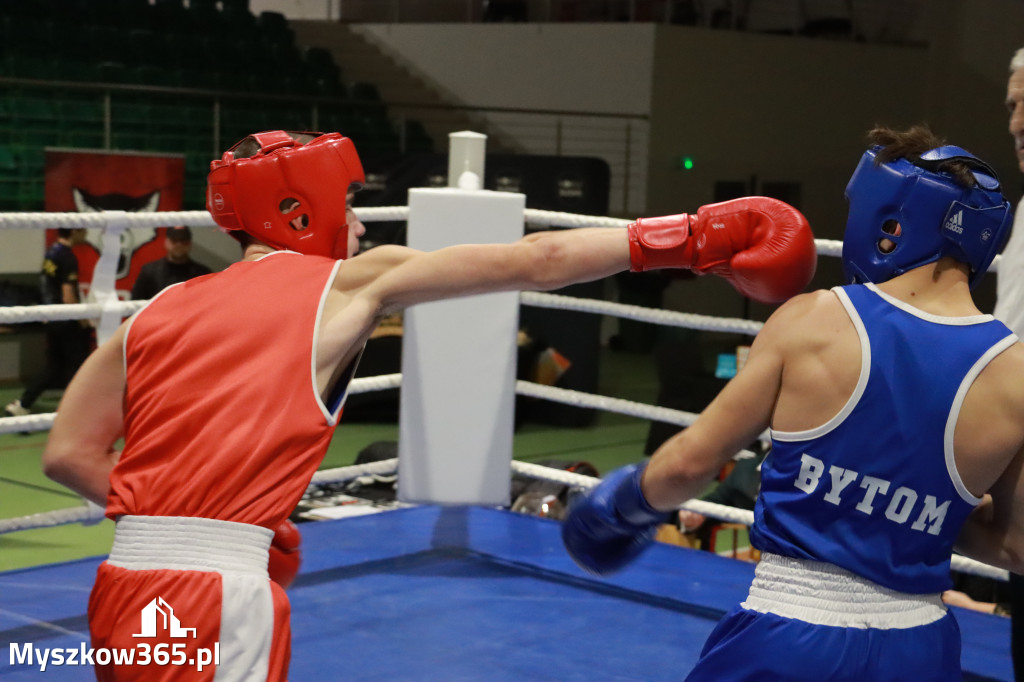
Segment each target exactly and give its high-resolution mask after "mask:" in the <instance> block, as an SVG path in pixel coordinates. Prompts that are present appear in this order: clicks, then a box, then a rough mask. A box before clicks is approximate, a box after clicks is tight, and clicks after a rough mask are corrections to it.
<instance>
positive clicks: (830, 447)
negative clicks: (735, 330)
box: [563, 127, 1024, 682]
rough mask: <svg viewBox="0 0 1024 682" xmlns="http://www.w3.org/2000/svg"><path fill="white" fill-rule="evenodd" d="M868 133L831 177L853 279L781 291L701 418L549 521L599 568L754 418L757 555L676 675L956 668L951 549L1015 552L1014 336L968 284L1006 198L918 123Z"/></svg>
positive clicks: (1020, 432) (987, 556)
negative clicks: (767, 432)
mask: <svg viewBox="0 0 1024 682" xmlns="http://www.w3.org/2000/svg"><path fill="white" fill-rule="evenodd" d="M869 139H870V141H871V142H872V147H871V148H870V149H869V150H868V151H867V152H866V153H865V154H864V156H863V157H862V159H861V161H860V165H859V166H858V167H857V169H856V171H855V172H854V174H853V177H852V178H851V180H850V182H849V185H848V187H847V197H848V199H849V203H850V213H849V221H848V224H847V229H846V235H845V238H844V245H843V263H844V269H845V272H846V275H847V277H848V279H849V281H850V282H851V284H850V285H849V286H844V287H837V288H835V289H832V290H831V291H818V292H815V293H810V294H805V295H801V296H797V297H795V298H793V299H791V300H790V301H788V302H787V303H785V304H784V305H782V306H781V307H780V308H779V309H778V310H777V311H776V312H775V313H774V314H773V315H772V316H771V318H770V319H769V320H768V322H767V323H766V324H765V327H764V329H763V330H762V332H761V333H760V334H759V335H758V336H757V338H756V340H755V341H754V344H753V347H752V349H751V351H750V355H749V358H748V360H747V363H746V365H745V367H744V368H743V370H742V371H741V372H740V373H739V374H738V375H737V376H736V378H735V379H734V380H733V381H731V382H730V383H729V384H728V385H727V386H726V388H725V389H723V391H722V392H721V394H720V395H719V396H718V397H717V398H716V399H715V400H714V401H713V402H712V404H711V405H710V406H709V407H708V408H707V410H706V411H705V412H704V414H702V415H701V417H700V419H699V420H698V421H697V422H696V423H695V424H694V425H693V426H692V427H690V428H688V429H686V430H685V431H683V432H681V433H680V434H679V435H677V436H676V437H674V438H673V439H671V440H669V441H668V442H666V443H665V444H664V445H663V446H662V447H661V448H660V449H659V450H658V451H657V452H656V453H655V454H654V456H653V457H652V458H651V460H650V462H649V464H648V465H647V466H646V467H644V466H642V465H641V466H632V467H626V468H625V469H620V470H618V471H615V472H612V473H611V474H610V475H609V476H608V477H607V478H606V479H605V480H604V481H603V482H602V483H601V485H599V486H598V488H597V489H596V490H595V491H594V492H593V493H592V494H590V495H588V496H587V497H585V498H583V500H582V501H581V502H580V503H579V504H577V505H575V506H574V508H573V509H571V510H570V514H569V517H568V519H567V520H566V522H565V524H564V526H563V539H564V541H565V545H566V548H567V549H568V551H569V553H570V554H571V555H572V557H573V558H574V559H575V560H576V561H577V563H579V564H580V565H581V566H582V567H583V568H585V569H587V570H589V571H591V572H593V573H597V574H606V573H609V572H612V571H615V570H617V569H619V568H621V567H622V566H624V565H625V564H627V563H628V562H629V561H631V560H632V559H634V558H635V557H636V556H637V555H639V554H640V552H642V551H643V550H644V549H645V548H646V547H647V546H648V544H649V543H650V541H651V539H652V536H653V533H654V528H655V527H656V526H657V525H658V524H659V523H660V522H661V520H662V519H663V518H664V514H665V511H667V510H670V509H673V508H675V507H676V506H678V505H679V504H681V503H682V502H684V501H686V500H688V499H690V498H692V497H694V496H696V495H697V494H699V493H700V492H701V491H702V490H703V489H704V486H705V485H706V484H707V482H708V481H709V480H710V479H711V477H712V476H713V475H714V474H716V473H717V472H718V471H719V470H720V468H721V467H722V465H723V464H725V462H727V461H728V460H729V459H730V458H731V457H732V456H733V455H734V454H735V453H736V452H738V451H739V450H740V449H741V448H742V447H743V446H744V445H745V444H746V443H749V442H750V441H751V440H753V439H754V438H756V437H757V435H758V434H759V433H761V431H762V430H763V429H765V428H768V427H770V428H771V433H772V446H773V447H772V452H771V454H770V455H769V456H768V458H767V459H766V460H765V462H764V464H763V466H762V483H761V491H760V495H759V497H758V500H757V506H756V509H755V523H754V526H753V528H752V529H751V542H752V544H753V545H754V546H755V547H757V548H758V549H759V550H761V552H762V558H761V561H760V563H759V564H758V567H757V570H756V575H755V578H754V582H753V584H752V585H751V588H750V593H749V596H748V597H747V599H746V600H745V601H744V602H743V603H742V604H740V605H739V606H737V607H735V608H734V609H733V610H732V611H731V612H730V613H728V614H727V615H726V616H725V617H724V618H723V620H722V621H721V622H720V623H719V624H718V626H717V627H716V629H715V630H714V632H713V633H712V634H711V636H710V638H709V639H708V641H707V643H706V644H705V647H704V650H703V652H702V653H701V658H700V660H699V661H698V663H697V665H696V667H695V668H694V670H693V671H692V672H691V673H690V676H689V678H688V679H690V680H702V681H703V680H708V681H714V682H723V681H730V680H779V679H783V680H808V681H810V680H831V681H837V680H849V681H850V682H863V681H864V680H872V681H875V682H877V681H880V680H893V681H896V680H908V679H916V680H960V679H962V674H961V671H960V633H959V628H958V626H957V624H956V620H955V618H954V616H953V615H952V613H950V612H949V611H948V610H947V609H946V608H945V606H944V605H943V604H942V601H941V599H940V593H941V592H942V591H943V590H945V589H947V588H948V587H950V578H949V563H950V556H951V554H952V551H953V548H954V544H955V543H959V544H957V549H958V550H961V551H964V552H965V553H967V554H969V555H972V556H974V557H975V558H977V559H979V560H982V561H986V562H988V563H995V564H997V565H1001V566H1003V567H1006V568H1011V569H1015V570H1021V569H1022V568H1024V528H1022V526H1021V524H1022V523H1024V517H1022V513H1024V512H1021V511H1020V510H1021V508H1022V505H1021V504H1020V502H1024V481H1022V480H1021V479H1022V477H1024V474H1022V473H1021V472H1022V465H1024V452H1022V444H1024V380H1022V378H1024V346H1022V345H1021V344H1020V343H1018V342H1017V338H1016V336H1014V335H1013V333H1012V332H1010V331H1009V330H1008V329H1007V328H1006V327H1005V326H1004V325H1003V324H1002V323H1001V322H998V321H997V320H995V319H994V318H993V317H992V316H991V315H985V314H982V313H981V311H979V310H978V308H977V307H976V305H975V303H974V301H973V299H972V297H971V288H972V287H973V286H974V285H975V284H977V282H978V281H979V279H980V278H981V277H982V276H983V275H984V273H985V271H986V270H987V269H988V267H989V265H990V264H991V262H992V260H993V258H994V257H995V255H996V254H997V253H998V251H999V250H1000V248H1001V247H1002V245H1003V244H1004V243H1005V240H1006V237H1007V236H1008V233H1009V228H1010V206H1009V203H1008V202H1007V201H1006V199H1005V198H1004V197H1003V195H1002V194H1001V192H1000V187H999V181H998V180H997V178H996V176H995V173H994V171H993V170H992V169H991V167H989V166H988V165H987V164H985V163H984V162H983V161H981V160H980V159H978V158H976V157H975V156H973V155H971V154H970V153H968V152H966V151H964V150H963V149H960V148H959V147H953V146H946V145H944V143H943V142H942V141H941V140H939V139H938V138H936V137H935V136H934V135H933V134H932V133H931V131H929V130H928V129H927V128H923V127H915V128H911V129H910V130H908V131H902V132H897V131H893V130H889V129H882V128H880V129H876V130H874V131H872V132H871V134H870V136H869ZM986 493H989V495H987V494H986Z"/></svg>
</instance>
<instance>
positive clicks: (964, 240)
mask: <svg viewBox="0 0 1024 682" xmlns="http://www.w3.org/2000/svg"><path fill="white" fill-rule="evenodd" d="M880 149H881V147H872V148H871V149H869V150H868V151H866V152H865V153H864V156H863V157H861V160H860V164H859V165H858V166H857V169H856V170H855V171H854V173H853V177H851V178H850V182H849V184H848V185H847V187H846V197H847V199H848V200H849V202H850V216H849V219H848V220H847V223H846V234H845V236H844V238H843V270H844V272H845V274H846V278H847V281H850V282H854V283H863V282H875V283H880V282H884V281H886V280H889V279H891V278H893V277H896V276H897V275H901V274H903V273H904V272H907V271H908V270H912V269H914V268H916V267H919V266H921V265H927V264H928V263H934V262H935V261H937V260H938V259H939V258H942V257H943V256H951V257H952V258H954V259H956V260H958V261H961V262H963V263H967V264H968V265H970V267H971V272H970V275H969V279H968V281H969V283H970V286H971V287H972V288H973V287H974V286H975V285H976V284H977V283H978V282H979V281H980V279H981V277H982V276H983V275H984V274H985V272H986V271H987V270H988V268H989V266H990V265H991V264H992V260H993V259H994V258H995V257H996V254H998V253H999V251H1000V250H1001V249H1002V247H1003V244H1004V243H1005V242H1006V239H1007V237H1008V236H1009V232H1010V224H1011V215H1012V214H1011V211H1010V202H1009V201H1007V200H1006V197H1004V196H1003V195H1002V192H1001V191H1000V186H999V178H998V177H996V173H995V171H994V170H993V169H992V167H991V166H989V165H988V164H987V163H985V162H984V161H982V160H981V159H979V158H978V157H976V156H974V155H973V154H971V153H970V152H967V151H966V150H964V149H961V148H960V147H955V146H952V145H949V146H943V147H937V148H935V149H932V150H930V151H927V152H925V153H924V154H922V155H921V158H920V159H918V160H916V161H910V160H908V159H896V160H894V161H892V162H889V163H876V160H875V159H876V156H877V154H878V152H879V150H880ZM949 161H960V162H963V163H965V164H966V165H967V166H968V167H969V168H970V170H971V173H972V174H973V175H974V179H975V180H976V181H977V184H976V185H975V186H974V187H963V186H962V185H960V184H959V183H957V182H956V180H954V178H953V176H952V175H951V174H950V173H948V172H946V171H944V170H942V167H943V164H945V163H947V162H949ZM893 222H896V223H899V225H900V230H899V231H898V232H894V231H893V230H892V229H891V228H890V227H888V225H891V224H892V223H893ZM883 239H885V240H888V241H889V242H890V243H891V244H892V245H893V247H892V248H891V250H883V249H882V247H881V244H882V240H883Z"/></svg>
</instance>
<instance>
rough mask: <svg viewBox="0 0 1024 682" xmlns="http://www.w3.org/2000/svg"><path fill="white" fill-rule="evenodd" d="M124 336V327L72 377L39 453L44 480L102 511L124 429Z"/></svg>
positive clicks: (105, 503)
mask: <svg viewBox="0 0 1024 682" xmlns="http://www.w3.org/2000/svg"><path fill="white" fill-rule="evenodd" d="M126 324H127V323H126ZM124 334H125V325H124V324H123V325H121V327H120V328H119V329H118V330H117V332H115V333H114V335H113V336H112V337H111V338H110V339H109V340H107V342H106V343H104V344H103V345H102V346H100V347H99V348H98V349H96V351H94V352H93V353H92V354H91V355H90V356H89V357H88V358H87V359H86V361H85V363H84V364H83V365H82V367H81V368H80V369H79V370H78V372H77V373H76V374H75V376H74V378H73V379H72V380H71V383H70V384H69V385H68V388H67V390H66V391H65V392H64V397H63V398H62V399H61V401H60V405H59V407H58V408H57V417H56V419H55V420H54V422H53V428H51V429H50V435H49V438H48V440H47V441H46V448H45V449H44V450H43V471H44V473H45V474H46V475H47V476H48V477H50V478H51V479H53V480H54V481H57V482H58V483H61V484H63V485H65V486H67V487H68V488H70V489H71V490H74V491H75V492H76V493H78V494H79V495H82V496H83V497H85V498H86V499H88V500H90V501H92V502H94V503H96V504H98V505H100V506H101V507H106V506H107V492H108V491H109V490H110V472H111V470H112V469H113V468H114V465H115V464H116V463H117V459H118V457H119V456H120V453H119V452H117V451H115V450H114V444H115V443H116V442H117V441H118V439H119V438H121V435H122V432H123V428H124V415H123V412H122V401H123V400H124V388H125V376H124V358H123V353H122V348H123V343H124Z"/></svg>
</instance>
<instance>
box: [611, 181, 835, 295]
mask: <svg viewBox="0 0 1024 682" xmlns="http://www.w3.org/2000/svg"><path fill="white" fill-rule="evenodd" d="M626 229H627V230H629V258H630V265H631V268H632V270H633V272H643V271H645V270H653V269H656V268H689V269H690V270H693V271H694V272H696V273H698V274H701V275H703V274H705V273H708V272H710V273H712V274H715V275H718V276H719V277H724V278H725V279H727V280H729V282H730V283H731V284H732V285H733V286H734V287H735V288H736V290H737V291H739V292H740V293H741V294H743V295H744V296H749V297H750V298H752V299H754V300H757V301H761V302H762V303H780V302H782V301H785V300H786V299H788V298H790V297H792V296H795V295H796V294H798V293H800V292H801V291H802V290H803V288H804V287H806V286H807V285H808V284H809V283H810V281H811V278H812V277H814V271H815V269H816V267H817V264H818V253H817V249H816V247H815V245H814V235H813V234H812V233H811V226H810V225H809V224H808V223H807V219H806V218H804V216H803V214H802V213H800V211H798V210H796V209H795V208H793V207H792V206H790V205H789V204H787V203H785V202H783V201H779V200H778V199H770V198H768V197H744V198H742V199H733V200H732V201H724V202H722V203H720V204H709V205H708V206H702V207H701V208H699V209H697V215H688V214H685V213H683V214H680V215H674V216H665V217H662V218H646V219H639V220H637V221H636V222H635V223H631V224H630V225H629V226H628V227H627V228H626Z"/></svg>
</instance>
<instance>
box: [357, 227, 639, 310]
mask: <svg viewBox="0 0 1024 682" xmlns="http://www.w3.org/2000/svg"><path fill="white" fill-rule="evenodd" d="M379 248H381V249H382V248H384V247H379ZM376 251H378V249H374V250H373V251H369V252H367V253H366V254H365V255H363V256H360V257H358V258H354V259H352V265H356V264H357V262H358V261H359V260H360V259H361V258H365V259H370V258H371V257H372V256H373V255H374V253H375V252H376ZM379 261H380V263H381V264H382V267H380V269H379V274H378V276H376V277H374V278H372V280H371V279H367V281H366V286H365V288H364V289H363V291H362V293H363V295H364V296H366V297H368V298H369V299H370V300H371V301H372V302H373V304H374V306H375V307H376V308H377V309H378V310H379V311H380V313H381V314H383V315H387V314H390V313H391V312H394V311H396V310H400V309H403V308H406V307H408V306H411V305H415V304H417V303H425V302H428V301H437V300H442V299H447V298H455V297H458V296H468V295H473V294H483V293H490V292H495V291H518V290H523V289H527V290H550V289H558V288H560V287H563V286H568V285H569V284H574V283H576V282H585V281H590V280H595V279H600V278H602V277H607V276H609V275H613V274H615V273H618V272H622V271H624V270H627V269H628V268H629V242H628V235H627V234H626V231H625V230H624V229H621V228H601V227H597V228H580V229H573V230H565V231H558V232H541V233H537V234H533V235H530V236H528V237H524V238H523V239H521V240H519V241H518V242H515V243H513V244H465V245H459V246H450V247H447V248H444V249H439V250H437V251H431V252H419V251H414V250H411V249H402V250H401V251H396V250H395V247H392V248H391V249H389V250H388V251H387V252H385V253H382V254H381V255H380V256H379ZM348 265H349V264H348V263H346V264H345V267H347V266H348ZM365 265H369V263H366V264H365ZM345 267H342V271H344V269H345ZM339 276H341V273H339Z"/></svg>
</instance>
